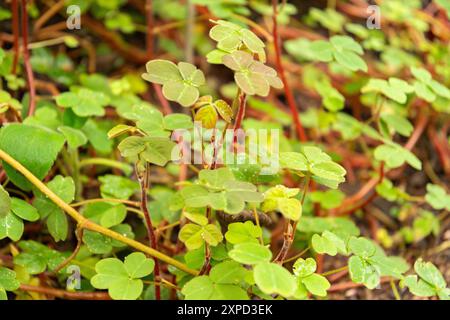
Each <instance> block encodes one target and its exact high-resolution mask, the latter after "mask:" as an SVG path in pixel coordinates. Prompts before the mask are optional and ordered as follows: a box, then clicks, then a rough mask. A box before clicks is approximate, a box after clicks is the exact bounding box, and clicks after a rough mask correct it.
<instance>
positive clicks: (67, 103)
mask: <svg viewBox="0 0 450 320" xmlns="http://www.w3.org/2000/svg"><path fill="white" fill-rule="evenodd" d="M55 99H56V103H57V104H58V105H59V106H61V107H64V108H71V109H72V110H73V112H74V113H75V114H76V115H77V116H80V117H89V116H103V115H105V109H104V107H105V106H106V105H108V104H109V102H110V99H109V97H108V96H107V95H106V94H104V93H103V92H99V91H93V90H90V89H87V88H81V89H79V90H77V91H76V92H73V91H70V92H64V93H61V94H60V95H58V96H56V98H55Z"/></svg>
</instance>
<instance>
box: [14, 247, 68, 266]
mask: <svg viewBox="0 0 450 320" xmlns="http://www.w3.org/2000/svg"><path fill="white" fill-rule="evenodd" d="M19 248H20V249H21V250H22V252H21V253H20V254H18V255H17V256H15V257H14V263H15V264H17V265H20V266H23V267H25V268H26V270H27V272H28V273H30V274H39V273H42V272H44V271H45V270H46V268H47V267H48V269H49V270H54V269H55V268H56V267H57V266H59V265H60V264H61V263H62V262H63V261H64V259H65V258H66V257H67V256H68V255H67V254H63V253H61V252H58V251H56V250H53V249H50V248H49V247H47V246H46V245H43V244H41V243H39V242H36V241H32V240H28V241H20V242H19Z"/></svg>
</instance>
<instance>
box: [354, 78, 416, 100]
mask: <svg viewBox="0 0 450 320" xmlns="http://www.w3.org/2000/svg"><path fill="white" fill-rule="evenodd" d="M413 91H414V88H413V87H412V86H411V85H409V84H408V83H407V82H406V81H404V80H402V79H398V78H392V77H391V78H389V79H388V80H387V81H386V80H383V79H370V80H369V82H368V83H367V84H366V85H365V86H364V87H363V88H362V89H361V92H362V93H365V92H377V93H381V94H383V95H385V96H386V97H388V98H389V99H392V100H394V101H395V102H398V103H401V104H404V103H405V102H406V100H407V94H408V93H411V92H413Z"/></svg>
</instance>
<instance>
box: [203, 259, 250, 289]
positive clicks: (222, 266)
mask: <svg viewBox="0 0 450 320" xmlns="http://www.w3.org/2000/svg"><path fill="white" fill-rule="evenodd" d="M247 272H248V271H247V270H246V269H245V268H244V267H242V266H241V265H240V264H239V263H237V262H235V261H225V262H222V263H219V264H217V265H215V266H214V267H212V268H211V271H210V273H209V277H210V279H211V280H212V281H213V282H214V283H219V284H238V283H239V282H241V281H242V279H243V278H244V277H245V274H246V273H247Z"/></svg>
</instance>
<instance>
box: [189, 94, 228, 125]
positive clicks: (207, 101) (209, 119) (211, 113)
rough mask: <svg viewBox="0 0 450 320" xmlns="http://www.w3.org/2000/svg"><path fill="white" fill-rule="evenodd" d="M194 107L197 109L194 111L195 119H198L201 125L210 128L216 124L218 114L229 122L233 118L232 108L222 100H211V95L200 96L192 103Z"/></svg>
mask: <svg viewBox="0 0 450 320" xmlns="http://www.w3.org/2000/svg"><path fill="white" fill-rule="evenodd" d="M194 109H198V110H197V111H196V113H195V117H194V119H195V121H200V122H201V123H202V127H203V128H206V129H211V128H214V127H215V126H216V123H217V120H218V118H219V117H218V116H219V115H220V117H221V118H222V119H223V120H225V121H226V122H227V123H230V122H231V120H232V119H233V110H232V109H231V107H230V105H229V104H228V103H227V102H226V101H224V100H216V101H215V102H213V99H212V97H211V96H203V97H200V98H199V99H198V101H197V103H196V104H195V105H194Z"/></svg>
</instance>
